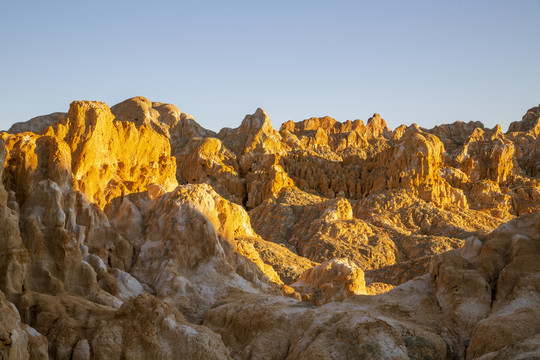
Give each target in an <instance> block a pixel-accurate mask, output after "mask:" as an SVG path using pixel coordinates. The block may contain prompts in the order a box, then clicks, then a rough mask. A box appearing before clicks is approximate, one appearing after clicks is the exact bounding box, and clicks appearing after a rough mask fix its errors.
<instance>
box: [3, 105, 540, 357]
mask: <svg viewBox="0 0 540 360" xmlns="http://www.w3.org/2000/svg"><path fill="white" fill-rule="evenodd" d="M0 165H2V166H0V178H1V179H2V181H1V182H0V314H1V316H0V358H6V359H47V358H54V359H117V358H129V359H132V358H133V359H138V358H141V359H143V358H157V359H175V358H186V359H229V358H235V359H249V358H252V359H267V358H273V359H282V358H289V359H306V358H309V359H312V358H313V359H335V358H340V359H341V358H343V359H348V358H351V359H353V358H364V359H383V358H384V359H401V358H403V359H408V358H417V359H428V358H431V359H484V360H486V359H502V358H505V359H506V358H508V359H523V358H527V357H528V358H533V357H537V356H539V355H538V354H539V351H540V347H539V346H538V341H539V336H540V335H539V334H540V311H539V309H540V300H539V299H540V277H539V275H538V274H540V245H539V244H540V235H539V234H540V183H539V178H538V176H539V174H540V107H535V108H532V109H530V110H529V111H528V112H527V113H526V114H525V116H524V117H523V119H522V120H521V121H518V122H514V123H512V124H511V125H510V128H509V130H508V132H507V133H503V131H502V129H501V128H500V126H496V127H495V128H493V129H486V128H484V126H483V125H482V124H481V123H479V122H469V123H461V122H458V123H454V124H450V125H440V126H437V127H435V128H433V129H423V128H420V127H418V126H417V125H415V124H413V125H411V126H405V125H402V126H400V127H398V128H397V129H395V130H393V131H392V130H391V129H389V128H388V126H387V125H386V123H385V121H384V120H383V119H382V118H381V117H380V115H378V114H375V115H374V116H373V117H372V118H370V119H369V120H368V121H367V123H366V124H364V122H363V121H362V120H355V121H347V122H344V123H340V122H338V121H336V120H335V119H332V118H330V117H322V118H310V119H307V120H304V121H302V122H298V123H294V122H292V121H289V122H286V123H284V124H283V125H282V126H281V128H280V129H279V131H277V130H276V129H274V128H273V127H272V124H271V122H270V119H269V117H268V115H267V114H266V113H265V112H264V110H262V109H257V110H256V112H255V113H254V114H252V115H247V116H246V117H245V118H244V120H243V121H242V123H241V124H240V126H239V127H238V128H236V129H228V128H225V129H223V130H221V131H220V132H219V133H217V134H216V133H214V132H212V131H209V130H206V129H204V128H202V127H201V126H200V125H198V124H197V123H196V122H195V120H194V119H193V118H192V117H191V116H190V115H188V114H185V113H182V112H181V111H180V110H179V109H178V108H177V107H175V106H174V105H170V104H163V103H158V102H151V101H149V100H148V99H145V98H143V97H135V98H132V99H128V100H126V101H124V102H122V103H120V104H118V105H115V106H113V107H112V108H110V109H109V107H108V106H107V105H105V104H103V103H99V102H91V101H76V102H73V103H72V104H71V106H70V108H69V111H68V112H67V113H53V114H50V115H46V116H41V117H37V118H34V119H32V120H30V121H28V122H26V123H18V124H15V125H14V126H12V128H11V129H10V131H9V132H4V133H2V134H0ZM179 184H180V185H179ZM367 294H369V295H367ZM283 295H285V296H283ZM373 295H375V296H373Z"/></svg>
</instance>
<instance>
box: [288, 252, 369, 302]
mask: <svg viewBox="0 0 540 360" xmlns="http://www.w3.org/2000/svg"><path fill="white" fill-rule="evenodd" d="M291 287H292V288H294V289H295V290H296V291H298V293H300V294H301V296H302V300H303V301H309V302H311V303H313V304H315V305H323V304H326V303H329V302H332V301H343V300H345V299H346V298H348V297H351V296H352V295H360V294H366V283H365V281H364V272H363V271H362V270H361V269H360V268H358V267H357V266H355V265H354V264H351V263H350V262H349V261H348V260H347V259H332V260H330V261H327V262H325V263H323V264H321V265H318V266H315V267H313V268H311V269H309V270H306V272H304V273H303V274H302V275H300V277H299V278H298V280H296V282H294V283H293V284H291Z"/></svg>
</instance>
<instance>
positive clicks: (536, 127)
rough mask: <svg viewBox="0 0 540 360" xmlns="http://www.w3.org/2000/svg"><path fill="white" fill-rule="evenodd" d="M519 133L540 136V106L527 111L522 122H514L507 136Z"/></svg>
mask: <svg viewBox="0 0 540 360" xmlns="http://www.w3.org/2000/svg"><path fill="white" fill-rule="evenodd" d="M518 131H523V132H529V131H531V132H532V134H533V135H534V136H537V135H538V134H540V105H538V106H535V107H532V108H530V109H529V110H527V112H526V113H525V115H523V117H522V118H521V121H514V122H512V123H511V124H510V126H509V127H508V131H507V134H508V133H512V132H518Z"/></svg>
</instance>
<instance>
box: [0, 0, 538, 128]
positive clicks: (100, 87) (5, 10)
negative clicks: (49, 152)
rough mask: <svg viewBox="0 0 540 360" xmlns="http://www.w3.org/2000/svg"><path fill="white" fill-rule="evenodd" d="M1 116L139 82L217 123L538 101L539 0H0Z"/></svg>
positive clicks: (415, 115) (125, 93) (450, 113)
mask: <svg viewBox="0 0 540 360" xmlns="http://www.w3.org/2000/svg"><path fill="white" fill-rule="evenodd" d="M0 40H1V48H0V49H1V50H0V66H1V77H0V129H7V128H8V127H9V126H10V125H11V124H12V123H14V122H17V121H25V120H28V119H30V118H32V117H34V116H37V115H42V114H48V113H51V112H55V111H67V109H68V106H69V103H70V102H71V101H72V100H83V99H87V100H100V101H104V102H106V103H107V104H109V105H110V106H112V105H114V104H116V103H118V102H120V101H122V100H124V99H127V98H129V97H133V96H138V95H142V96H145V97H147V98H149V99H150V100H153V101H161V102H169V103H173V104H175V105H177V106H178V107H179V108H180V110H182V111H184V112H187V113H189V114H192V115H193V116H194V117H195V119H196V120H197V121H198V122H199V123H200V124H201V125H203V126H205V127H207V128H211V129H213V130H217V129H220V128H222V127H225V126H227V127H236V126H238V125H239V124H240V122H241V120H242V119H243V117H244V115H245V114H248V113H253V112H254V111H255V109H256V108H257V107H262V108H264V109H265V110H266V111H267V113H268V114H269V115H270V117H271V119H272V123H273V125H274V127H279V125H280V124H281V123H282V122H284V121H287V120H290V119H292V120H295V121H299V120H302V119H305V118H308V117H311V116H324V115H330V116H332V117H335V118H336V119H338V120H340V121H345V120H347V119H351V120H352V119H357V118H360V119H363V120H364V121H366V120H367V119H368V118H369V116H370V115H371V114H373V113H374V112H378V113H380V114H381V115H382V117H383V118H385V119H386V120H387V122H388V123H389V125H390V126H391V127H392V128H395V127H396V126H398V125H399V124H402V123H404V124H411V123H413V122H416V123H418V124H419V125H421V126H425V127H432V126H434V125H435V124H438V123H448V122H453V121H458V120H461V121H469V120H480V121H482V122H484V124H486V125H487V126H489V127H492V126H494V125H495V124H497V123H499V124H501V125H502V126H503V129H504V130H506V128H507V126H508V124H509V123H510V122H511V121H515V120H519V119H520V118H521V116H522V115H523V114H524V112H525V111H526V110H527V109H528V108H530V107H532V106H536V105H538V104H539V103H540V0H516V1H475V0H471V1H465V0H453V1H435V0H429V1H402V0H400V1H384V0H383V1H328V0H326V1H315V0H311V1H293V0H290V1H264V2H263V1H255V0H252V1H153V2H150V1H144V2H143V1H114V0H111V1H84V2H82V1H75V0H73V1H24V0H20V1H3V2H2V6H1V10H0Z"/></svg>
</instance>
